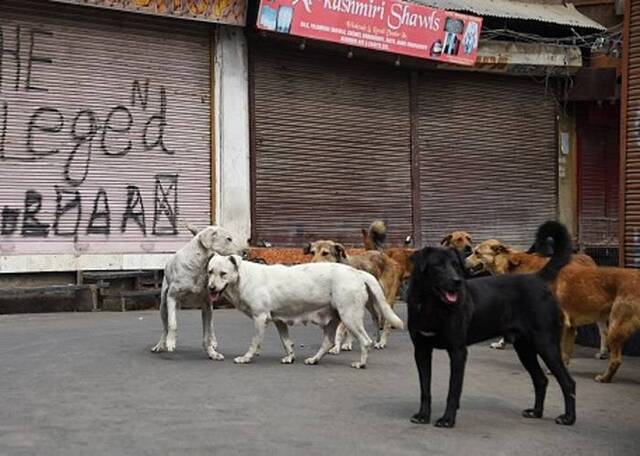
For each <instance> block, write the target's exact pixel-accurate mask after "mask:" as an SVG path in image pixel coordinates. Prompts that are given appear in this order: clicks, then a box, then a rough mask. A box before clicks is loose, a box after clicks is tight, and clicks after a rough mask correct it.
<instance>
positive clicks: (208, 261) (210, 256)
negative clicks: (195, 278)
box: [207, 253, 216, 269]
mask: <svg viewBox="0 0 640 456" xmlns="http://www.w3.org/2000/svg"><path fill="white" fill-rule="evenodd" d="M214 256H216V254H215V253H212V254H211V255H209V258H207V269H209V263H211V259H212V258H213V257H214Z"/></svg>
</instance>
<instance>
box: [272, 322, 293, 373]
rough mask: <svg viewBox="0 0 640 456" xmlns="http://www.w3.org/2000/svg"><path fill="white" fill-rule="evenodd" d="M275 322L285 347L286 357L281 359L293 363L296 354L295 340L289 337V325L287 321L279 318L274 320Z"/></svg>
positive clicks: (285, 362) (282, 361)
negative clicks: (294, 349)
mask: <svg viewBox="0 0 640 456" xmlns="http://www.w3.org/2000/svg"><path fill="white" fill-rule="evenodd" d="M273 323H274V324H275V325H276V328H277V329H278V334H279V335H280V341H281V342H282V347H283V348H284V352H285V357H284V358H282V359H281V360H280V362H281V363H282V364H292V363H293V362H294V361H295V359H296V355H295V353H294V352H293V341H292V340H291V338H290V337H289V327H288V326H287V324H286V323H283V322H281V321H279V320H274V321H273Z"/></svg>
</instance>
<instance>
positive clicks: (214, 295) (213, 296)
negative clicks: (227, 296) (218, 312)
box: [209, 291, 220, 304]
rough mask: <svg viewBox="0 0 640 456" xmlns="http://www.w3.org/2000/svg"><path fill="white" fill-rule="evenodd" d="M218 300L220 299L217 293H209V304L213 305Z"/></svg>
mask: <svg viewBox="0 0 640 456" xmlns="http://www.w3.org/2000/svg"><path fill="white" fill-rule="evenodd" d="M218 299H220V292H219V291H212V292H211V293H209V302H210V303H211V304H215V303H216V302H218Z"/></svg>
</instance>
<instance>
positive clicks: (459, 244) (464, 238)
mask: <svg viewBox="0 0 640 456" xmlns="http://www.w3.org/2000/svg"><path fill="white" fill-rule="evenodd" d="M440 245H442V246H444V247H453V248H454V249H456V250H457V251H458V252H460V253H461V254H462V255H463V256H464V257H467V256H469V255H471V253H473V239H471V235H470V234H469V233H467V232H466V231H454V232H453V233H451V234H447V235H446V236H445V237H443V238H442V240H441V241H440Z"/></svg>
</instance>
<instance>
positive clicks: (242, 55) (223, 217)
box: [215, 26, 251, 239]
mask: <svg viewBox="0 0 640 456" xmlns="http://www.w3.org/2000/svg"><path fill="white" fill-rule="evenodd" d="M248 81H249V77H248V58H247V42H246V39H245V36H244V34H243V33H242V30H240V29H236V28H233V27H225V26H221V27H219V28H218V31H217V35H216V57H215V93H216V95H215V119H216V141H215V143H216V153H217V160H216V162H217V166H218V170H217V173H216V175H217V176H219V177H218V181H217V184H218V191H217V195H218V201H217V204H218V208H217V210H216V214H218V218H217V220H216V221H217V223H219V224H220V225H222V226H224V227H225V228H227V229H229V230H231V231H232V232H234V233H237V234H238V236H240V237H241V238H242V239H249V237H250V235H251V172H250V160H249V157H250V155H249V154H250V147H249V82H248Z"/></svg>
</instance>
